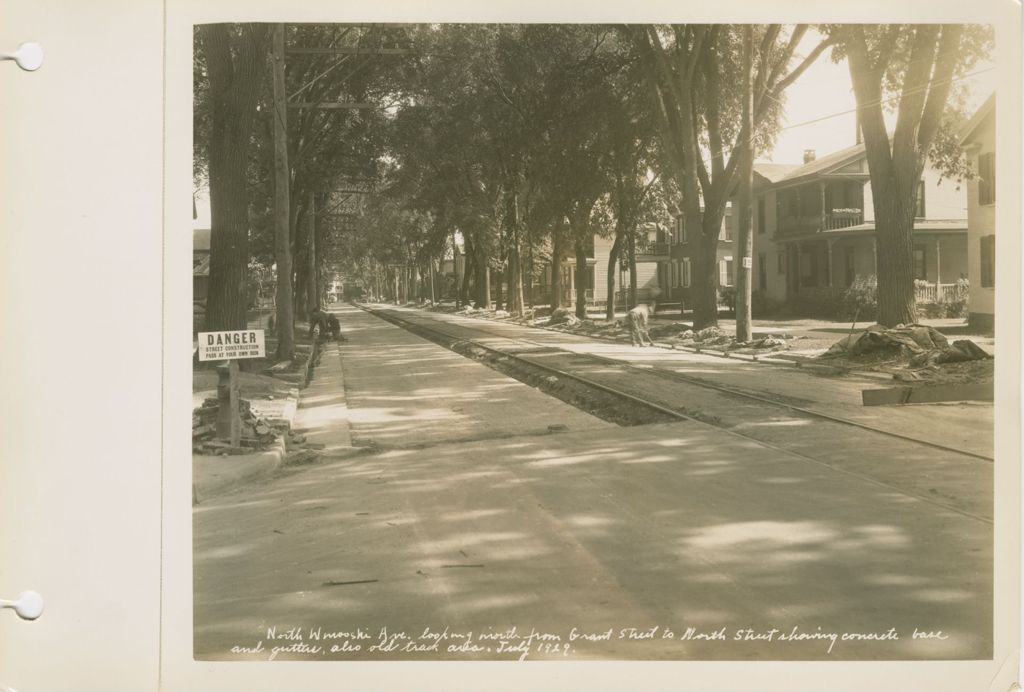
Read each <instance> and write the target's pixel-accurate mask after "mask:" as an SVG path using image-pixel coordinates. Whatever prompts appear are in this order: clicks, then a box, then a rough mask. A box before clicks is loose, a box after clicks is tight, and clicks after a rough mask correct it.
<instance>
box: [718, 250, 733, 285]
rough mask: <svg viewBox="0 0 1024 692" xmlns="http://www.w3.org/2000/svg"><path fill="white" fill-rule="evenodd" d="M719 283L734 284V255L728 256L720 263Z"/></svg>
mask: <svg viewBox="0 0 1024 692" xmlns="http://www.w3.org/2000/svg"><path fill="white" fill-rule="evenodd" d="M718 285H719V286H732V257H726V258H725V259H723V260H722V261H720V262H719V263H718Z"/></svg>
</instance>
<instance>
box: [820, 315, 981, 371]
mask: <svg viewBox="0 0 1024 692" xmlns="http://www.w3.org/2000/svg"><path fill="white" fill-rule="evenodd" d="M879 354H880V355H882V356H886V357H890V358H892V359H896V360H901V361H905V362H906V363H907V364H908V365H911V366H914V367H923V366H927V365H936V364H941V363H961V362H966V361H972V360H984V359H988V358H991V357H992V356H990V355H989V354H988V353H986V352H985V351H984V350H983V349H982V348H981V347H980V346H978V345H977V344H976V343H974V342H973V341H971V340H969V339H961V340H959V341H954V342H953V343H952V344H950V343H949V340H948V339H947V338H946V337H945V336H944V335H943V334H942V333H941V332H939V331H938V330H936V329H935V328H934V327H929V326H926V325H921V324H907V325H903V324H901V325H897V326H895V327H892V328H886V327H883V326H882V325H880V324H876V325H872V326H871V327H868V328H867V329H866V330H864V331H863V332H860V333H857V334H850V335H849V336H847V337H845V338H843V339H840V340H839V341H837V342H836V343H834V344H833V345H832V346H831V347H830V348H829V349H828V351H826V352H825V353H824V354H822V356H821V357H822V358H836V357H845V358H851V359H853V358H858V357H870V356H875V355H879Z"/></svg>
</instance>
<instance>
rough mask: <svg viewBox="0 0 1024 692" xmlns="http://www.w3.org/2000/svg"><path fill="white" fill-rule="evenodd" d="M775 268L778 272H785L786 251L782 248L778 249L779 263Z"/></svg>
mask: <svg viewBox="0 0 1024 692" xmlns="http://www.w3.org/2000/svg"><path fill="white" fill-rule="evenodd" d="M776 270H777V271H776V273H778V274H785V273H786V253H785V251H784V250H779V263H778V267H776Z"/></svg>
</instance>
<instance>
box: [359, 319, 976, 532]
mask: <svg viewBox="0 0 1024 692" xmlns="http://www.w3.org/2000/svg"><path fill="white" fill-rule="evenodd" d="M360 307H363V309H364V310H367V311H368V312H371V313H372V314H375V315H377V316H378V317H381V318H382V319H385V320H387V321H390V322H392V323H394V324H397V325H398V326H401V327H403V328H405V329H407V330H409V331H412V332H414V333H417V334H419V335H421V336H423V337H424V338H427V339H430V340H431V341H434V342H435V343H439V344H441V345H444V346H446V347H447V348H450V349H451V350H453V351H455V352H457V353H460V354H462V355H465V356H467V357H473V358H476V359H477V360H481V361H484V362H485V364H487V365H489V366H490V367H494V368H496V369H499V370H501V371H502V372H504V373H505V374H507V375H509V376H511V377H514V378H516V379H519V380H520V381H523V382H526V383H527V384H530V385H531V386H535V387H537V388H539V389H541V390H542V391H545V392H546V393H548V394H550V395H553V396H557V397H558V398H560V399H562V400H563V401H566V402H567V403H570V404H571V405H573V406H576V407H577V408H581V409H583V410H587V411H589V412H590V413H593V414H594V415H598V416H599V417H602V418H604V419H605V420H610V421H612V422H615V423H617V424H619V425H639V424H645V423H657V422H670V421H689V422H694V423H698V424H703V425H709V426H712V427H715V428H717V429H719V430H722V431H723V432H726V433H728V434H730V435H735V436H737V437H741V438H743V439H745V440H748V441H751V442H754V443H756V444H759V445H762V446H763V447H765V448H768V449H772V450H774V451H777V452H780V453H783V454H787V455H791V456H795V457H798V458H800V459H802V460H804V461H808V462H811V463H814V464H817V465H821V466H825V467H828V468H830V469H832V470H835V471H838V472H840V473H843V474H845V475H849V476H852V477H857V478H860V479H863V480H866V481H869V482H871V483H873V484H875V485H878V486H881V487H885V488H888V489H891V490H896V491H898V492H900V493H902V494H904V495H907V496H910V497H914V498H916V499H918V500H920V501H922V502H926V503H928V504H932V505H936V506H940V507H943V508H944V509H948V510H950V511H953V512H956V513H958V514H961V515H963V516H967V517H970V518H972V519H977V520H979V521H982V522H984V523H987V524H992V519H991V518H988V517H985V516H981V515H979V514H976V513H974V512H971V511H968V510H965V509H963V508H961V507H958V506H956V505H955V504H952V503H951V502H944V501H941V500H939V499H937V496H938V497H946V496H945V495H943V494H941V493H933V494H931V495H929V494H924V493H920V492H915V491H913V490H910V489H908V488H906V487H903V486H899V485H894V484H892V483H887V482H885V481H883V480H879V479H878V478H875V477H872V476H870V475H867V474H863V473H859V472H857V471H852V470H850V469H846V468H843V467H841V466H839V465H836V464H834V463H830V462H829V461H826V460H823V459H821V458H816V457H814V456H809V455H808V454H805V453H803V452H801V451H798V450H795V449H791V448H789V447H786V446H782V445H780V444H777V443H774V442H771V441H768V440H765V439H764V438H763V437H759V436H756V435H752V434H749V433H745V432H741V431H739V430H736V429H735V428H734V426H733V425H730V424H729V423H727V422H725V421H723V420H721V419H720V418H718V417H717V416H714V415H709V414H707V413H705V412H703V411H699V410H689V409H688V408H684V407H678V408H669V407H667V406H664V405H662V404H660V403H657V401H652V400H651V398H652V396H651V394H650V393H649V392H646V391H644V392H642V393H640V394H639V395H637V394H632V393H630V392H628V391H624V388H622V387H620V386H614V387H613V386H609V385H606V384H602V383H600V382H597V381H595V380H593V379H591V378H590V377H586V376H583V375H581V374H579V373H576V372H569V371H567V370H566V369H565V367H566V366H563V367H556V366H554V365H552V364H551V363H541V362H538V361H537V360H536V359H535V357H541V356H544V357H554V358H558V359H563V358H564V359H567V360H569V361H571V362H572V363H573V365H575V366H585V365H595V364H596V365H601V366H604V367H609V366H610V367H611V368H613V371H611V372H609V371H605V372H602V373H597V375H598V376H601V375H614V374H616V372H615V371H617V372H618V373H623V372H633V373H637V374H639V375H641V376H643V377H653V378H658V379H661V380H665V379H668V380H673V381H678V382H682V383H685V384H688V385H692V386H696V387H701V388H705V389H711V390H714V391H717V392H719V393H720V394H723V395H725V396H728V397H737V398H740V399H743V400H746V401H748V402H754V403H756V404H761V405H768V406H772V407H776V408H782V409H784V410H786V411H788V412H789V415H791V416H792V415H794V414H796V415H797V416H798V417H800V418H815V419H818V420H822V421H827V422H830V423H834V424H839V425H843V426H849V427H851V428H856V429H860V430H863V431H867V432H871V433H875V434H878V435H882V436H885V437H888V438H893V439H896V440H899V441H900V442H902V443H910V444H913V445H921V446H924V447H929V448H933V449H938V450H942V451H944V452H947V453H952V454H956V455H961V456H966V457H971V458H974V459H981V460H985V461H992V457H990V456H986V455H983V454H978V453H975V452H971V451H968V450H963V449H957V448H953V447H949V446H946V445H942V444H938V443H933V442H929V441H927V440H920V439H918V438H915V437H911V436H907V435H901V434H899V433H894V432H892V431H888V430H883V429H879V428H875V427H872V426H870V425H866V424H864V423H860V422H857V421H852V420H848V419H845V418H842V417H839V416H833V415H830V414H827V413H823V412H820V411H816V410H813V409H808V408H805V407H802V406H798V405H795V404H792V403H787V402H786V401H779V400H776V399H775V398H772V397H773V395H772V394H771V393H765V392H758V393H751V392H748V391H744V390H741V389H737V388H734V387H730V386H725V385H719V384H716V383H712V382H708V381H706V380H704V379H702V378H696V377H691V376H688V375H684V374H682V373H678V372H674V371H671V370H665V369H663V368H657V367H652V366H646V367H638V366H635V365H632V364H630V363H625V362H622V361H621V360H616V359H614V358H607V357H603V356H598V355H594V354H580V353H574V352H572V351H567V350H564V349H559V348H557V347H554V346H551V345H548V344H540V343H536V342H531V341H529V340H528V339H522V338H514V337H508V336H500V335H497V334H494V333H492V332H488V331H487V330H486V329H482V328H477V327H469V326H464V325H449V326H454V327H455V329H458V330H463V331H470V332H473V331H475V332H482V333H483V334H485V335H486V338H487V339H488V340H491V339H495V340H497V339H500V340H502V341H504V342H507V344H503V345H502V346H503V347H501V348H499V347H497V346H495V345H493V344H484V343H481V342H480V341H477V340H475V339H472V338H466V337H465V336H459V335H456V334H453V333H451V332H448V331H445V330H444V329H441V328H439V325H438V324H437V323H436V322H431V324H429V325H427V324H424V323H423V322H422V321H418V320H410V319H408V318H407V317H405V316H399V315H397V314H395V312H394V311H382V310H371V309H369V308H366V307H365V306H360ZM529 356H534V357H529ZM531 369H534V370H538V371H541V372H543V373H549V374H548V376H547V377H544V376H538V375H537V373H536V372H533V373H531V372H530V370H531ZM550 378H555V379H556V380H558V381H559V382H562V381H565V380H568V381H571V382H573V383H574V384H575V386H578V387H580V388H582V391H577V392H575V393H572V392H570V393H569V394H568V395H566V393H565V392H564V391H558V390H559V389H560V388H559V387H554V388H552V387H551V386H545V385H550V382H549V380H550ZM627 388H628V389H631V390H634V391H636V390H637V389H638V387H636V386H635V385H633V386H628V387H627ZM588 390H589V391H588ZM595 398H597V399H599V400H601V403H599V404H596V405H595V402H594V399H595ZM607 398H612V399H618V400H619V406H618V407H613V406H610V405H609V403H608V401H607ZM622 400H626V401H627V402H628V405H627V406H622V405H621V403H622ZM623 409H624V410H626V411H628V412H629V413H628V414H627V415H622V410H623ZM639 411H644V412H645V413H640V414H639V415H638V412H639ZM950 499H953V498H950Z"/></svg>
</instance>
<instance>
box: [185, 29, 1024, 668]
mask: <svg viewBox="0 0 1024 692" xmlns="http://www.w3.org/2000/svg"><path fill="white" fill-rule="evenodd" d="M189 25H190V26H191V22H190V23H189ZM192 41H193V43H192V96H193V101H192V118H193V119H192V147H193V148H192V163H193V167H192V176H193V179H192V189H193V196H192V229H191V243H192V335H191V339H192V353H191V357H192V409H191V451H192V458H191V459H192V461H191V479H192V493H191V549H192V596H193V601H192V603H182V604H180V608H181V609H184V610H188V609H191V612H192V631H191V636H192V655H193V657H194V660H195V661H212V662H225V661H262V662H268V661H306V662H311V661H333V662H351V661H360V662H364V661H383V662H399V661H414V662H426V661H448V662H482V661H486V662H518V663H520V664H522V665H525V666H529V665H530V663H531V662H542V661H545V662H551V661H578V662H579V661H582V662H593V661H761V662H764V661H815V662H826V661H856V662H861V661H991V660H992V659H993V657H994V651H995V649H996V648H997V647H995V644H994V637H995V635H994V632H995V630H996V624H995V619H996V618H997V616H998V612H997V611H996V608H995V606H994V598H995V593H996V587H995V578H994V574H995V573H996V569H995V564H996V562H995V560H996V548H995V528H996V525H997V522H996V516H997V515H996V513H995V503H994V492H995V476H996V473H995V472H996V468H997V466H998V464H999V463H1012V464H1018V462H1019V460H1017V459H1006V458H1001V459H1000V461H999V462H998V463H997V461H996V460H997V454H996V444H995V426H996V419H997V417H998V416H997V411H996V400H997V398H998V397H996V396H995V390H996V387H995V384H994V382H995V381H996V377H995V376H994V373H995V364H996V356H997V350H999V349H998V348H997V343H996V334H997V332H998V333H999V337H1000V341H1002V340H1003V339H1004V338H1006V337H1013V336H1014V335H1013V334H1011V333H1009V332H1008V331H1006V330H1003V331H1000V330H998V329H997V326H996V325H997V321H996V298H995V295H996V294H995V291H996V289H995V286H996V271H995V268H996V257H997V255H996V251H997V242H998V241H997V239H996V203H997V202H996V171H997V164H998V160H997V159H998V157H997V149H998V147H997V141H996V101H997V91H998V90H999V88H1001V87H1000V86H999V85H1000V84H1001V82H1000V81H999V79H998V78H997V77H998V73H997V70H996V66H995V51H996V41H995V29H994V27H993V26H992V25H991V24H934V23H932V24H877V23H876V24H852V23H839V24H762V23H717V24H640V23H633V24H610V23H387V22H384V23H362V24H360V23H313V22H307V21H296V22H280V23H271V22H258V23H247V22H238V23H200V24H195V25H194V27H193V31H192ZM1018 86H1019V85H1018ZM1015 89H1016V87H1014V91H1012V92H1008V94H1007V96H1005V97H1006V98H1016V97H1017V95H1016V91H1015ZM999 98H1004V96H1003V95H1000V96H999ZM1013 127H1014V128H1016V129H1019V123H1015V124H1013ZM1000 132H1002V130H1001V131H1000ZM1001 141H1003V140H1001ZM1014 141H1016V140H1014ZM183 149H184V150H186V151H187V146H185V147H183ZM1018 154H1019V152H1015V153H1012V158H1010V159H1007V160H1012V161H1016V160H1017V159H1016V158H1015V157H1016V156H1017V155H1018ZM1005 165H1006V164H1005V163H1004V169H1003V170H1004V171H1005V170H1006V168H1005ZM1012 174H1013V175H1017V172H1016V171H1012ZM180 177H181V178H182V181H181V182H182V183H184V181H185V180H187V176H186V175H184V174H183V175H182V176H180ZM166 204H167V205H168V206H176V205H187V204H188V198H187V192H185V193H183V194H182V195H181V198H180V199H179V198H177V197H175V198H173V199H171V198H170V197H168V199H167V201H166ZM186 230H187V229H184V228H180V227H179V228H168V229H167V233H168V234H175V235H178V236H181V235H182V234H184V233H185V232H186ZM1019 230H1020V228H1019V227H1018V228H1012V227H1011V228H1008V229H1001V231H1000V233H1001V234H1003V235H1005V234H1006V233H1007V232H1009V233H1010V234H1014V233H1017V232H1019ZM183 242H184V241H183ZM1004 247H1005V246H1004ZM1013 247H1016V246H1015V245H1014V246H1013ZM179 269H180V271H181V273H182V277H181V280H182V285H184V282H185V281H187V279H186V278H185V277H184V266H181V267H180V268H179ZM1000 279H1002V277H1000ZM1002 316H1003V315H1002V314H1001V317H1002ZM1004 319H1005V318H1004ZM1014 324H1016V323H1014ZM182 331H184V329H183V330H182ZM181 341H182V344H183V343H184V335H183V338H182V339H181ZM1011 346H1012V348H1015V342H1013V344H1011ZM1003 348H1004V350H1002V351H1000V353H1001V354H1005V353H1010V357H1009V360H1010V361H1012V360H1013V354H1014V353H1015V351H1013V350H1012V349H1011V350H1009V351H1007V350H1005V349H1007V348H1010V347H1009V346H1006V345H1004V347H1003ZM181 351H182V352H181V353H175V354H169V355H168V358H175V359H180V360H181V363H182V367H184V362H185V359H184V348H182V349H181ZM181 408H182V409H184V408H185V407H184V406H182V407H181ZM184 413H187V411H183V415H184ZM1005 413H1009V412H1005ZM183 433H184V430H183V429H182V430H181V431H180V434H182V435H183ZM172 434H174V435H178V434H179V431H178V429H177V428H174V429H173V431H172ZM182 444H184V443H182ZM182 456H184V455H182ZM175 463H176V464H177V463H178V462H177V461H175ZM179 500H180V502H181V503H182V504H181V506H182V507H183V508H184V507H187V505H185V504H184V503H185V502H186V500H185V498H184V497H181V498H179ZM183 511H184V510H183Z"/></svg>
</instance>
